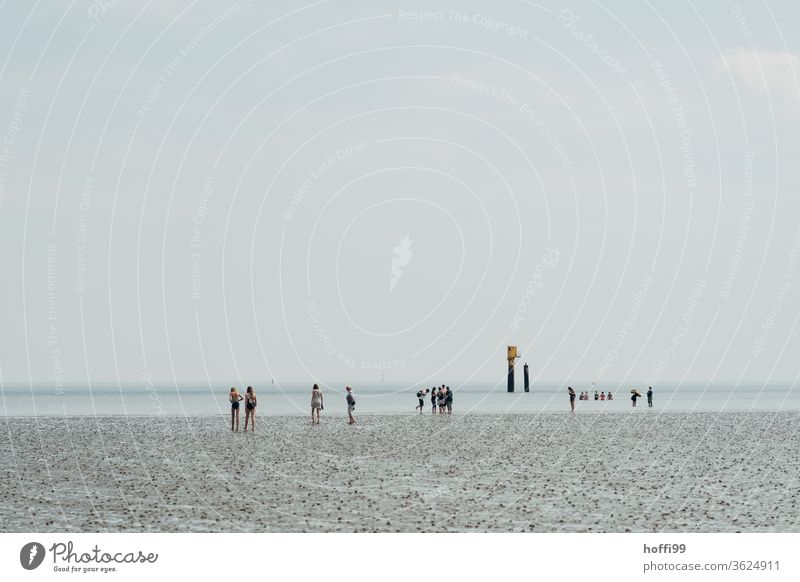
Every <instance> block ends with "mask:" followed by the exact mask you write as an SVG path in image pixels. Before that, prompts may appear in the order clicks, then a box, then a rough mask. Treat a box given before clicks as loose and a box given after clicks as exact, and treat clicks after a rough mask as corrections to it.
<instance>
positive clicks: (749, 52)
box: [0, 0, 800, 386]
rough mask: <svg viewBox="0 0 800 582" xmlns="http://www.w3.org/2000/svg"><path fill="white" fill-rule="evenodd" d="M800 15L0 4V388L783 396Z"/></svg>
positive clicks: (590, 7)
mask: <svg viewBox="0 0 800 582" xmlns="http://www.w3.org/2000/svg"><path fill="white" fill-rule="evenodd" d="M798 21H800V5H798V3H797V2H788V1H786V2H769V3H764V4H761V3H755V4H753V3H744V2H741V3H739V2H736V1H732V2H727V1H723V0H720V1H717V2H702V3H699V2H698V3H690V2H674V3H672V2H670V3H649V2H642V3H630V2H615V3H596V2H563V3H558V4H550V3H541V4H539V3H534V2H527V1H523V0H519V1H509V2H504V3H496V2H467V1H464V0H458V1H449V0H443V1H441V2H412V3H403V2H384V1H371V2H356V1H334V0H331V1H324V0H322V1H318V2H313V3H308V4H305V5H301V3H298V2H294V1H288V0H287V1H281V2H278V1H271V2H255V1H254V2H245V1H240V2H232V3H225V2H211V1H206V2H200V1H197V2H180V1H175V2H150V3H148V4H144V3H139V2H128V1H126V0H122V1H120V2H118V3H115V2H95V3H92V2H89V1H87V0H77V1H74V2H72V3H60V4H59V5H58V6H56V5H54V4H53V3H31V2H23V1H20V0H11V1H6V2H3V3H0V248H2V254H1V255H0V256H1V257H2V259H1V260H2V275H3V282H2V286H0V302H1V303H2V312H3V316H2V334H0V375H1V376H2V381H3V382H4V383H15V382H22V383H28V382H31V383H33V384H42V383H53V382H56V383H61V384H64V385H68V384H71V383H85V382H87V381H91V382H98V381H122V382H134V383H139V382H142V381H144V380H145V379H146V378H149V377H151V378H153V379H156V380H158V381H172V380H177V381H181V382H185V381H199V382H204V381H206V380H210V381H212V382H217V381H219V382H225V383H227V382H229V381H233V380H236V381H239V380H241V381H242V382H246V383H252V384H258V383H260V382H268V381H269V379H270V378H273V377H274V378H276V380H278V381H281V380H285V381H288V380H299V381H311V380H322V381H339V380H342V381H350V382H353V383H357V384H359V385H364V386H367V385H369V384H370V383H373V382H375V381H377V380H378V379H379V378H380V374H381V369H384V370H383V371H384V374H385V378H386V381H390V380H391V381H401V380H402V381H405V380H409V381H422V382H424V383H427V382H428V381H430V382H438V383H441V382H450V383H455V382H457V381H458V380H480V381H489V380H491V381H497V380H502V378H503V375H504V367H505V346H506V345H508V344H513V345H517V346H519V349H520V351H521V353H522V354H523V360H524V361H527V362H528V363H529V365H530V367H531V373H532V375H533V377H534V378H535V379H537V380H539V381H543V380H548V381H555V382H558V383H561V382H571V383H575V384H580V383H581V382H591V381H592V380H594V379H596V380H597V381H598V382H599V383H600V384H604V383H610V382H620V381H622V382H626V383H642V382H647V383H651V384H654V385H657V384H658V383H661V384H664V383H667V382H676V381H690V380H691V381H707V380H716V381H731V382H736V381H741V382H763V381H772V382H777V381H794V380H795V379H796V377H797V365H796V354H797V353H798V350H800V339H799V338H798V334H797V324H798V313H799V310H798V307H800V263H798V261H800V196H799V195H798V194H799V193H800V177H799V176H798V173H799V172H800V167H799V166H800V164H798V160H800V147H798V138H797V136H798V135H800V99H799V95H800V57H799V56H798V54H800V46H798V37H797V34H796V30H795V25H796V23H797V22H798Z"/></svg>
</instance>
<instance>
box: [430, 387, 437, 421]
mask: <svg viewBox="0 0 800 582" xmlns="http://www.w3.org/2000/svg"><path fill="white" fill-rule="evenodd" d="M431 414H436V386H434V387H433V388H431Z"/></svg>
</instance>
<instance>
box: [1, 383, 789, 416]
mask: <svg viewBox="0 0 800 582" xmlns="http://www.w3.org/2000/svg"><path fill="white" fill-rule="evenodd" d="M321 386H322V388H323V394H324V397H325V404H326V406H325V413H344V412H345V408H346V405H345V400H344V385H339V384H337V385H331V386H326V385H324V384H322V385H321ZM450 387H451V388H452V389H453V393H454V400H453V409H454V412H455V413H470V412H474V413H478V412H490V413H504V412H508V413H537V412H557V411H565V410H568V409H569V399H568V396H567V391H566V386H563V387H562V386H555V385H537V386H534V387H532V388H531V391H530V392H529V393H525V392H523V391H522V389H521V388H519V387H518V388H517V391H516V392H515V393H513V394H510V393H508V392H507V391H506V387H505V384H502V385H496V386H492V385H489V384H486V383H468V384H455V383H453V384H450ZM573 387H574V388H575V389H576V391H577V392H580V391H582V390H590V389H591V387H590V386H583V387H581V386H580V385H574V386H573ZM637 387H638V388H639V389H640V390H641V392H642V393H643V394H644V392H645V391H646V387H642V386H637ZM229 388H230V386H226V385H224V384H221V385H219V386H213V387H209V386H200V385H190V384H185V385H179V386H176V385H174V384H156V385H153V386H149V387H145V386H144V385H123V386H116V385H99V386H91V387H90V386H74V387H64V388H63V389H62V390H61V391H59V390H57V389H56V388H54V387H47V386H33V387H30V386H21V385H5V386H2V387H1V388H0V415H3V416H64V415H68V416H84V415H88V416H94V415H98V416H108V415H122V416H125V415H132V416H155V415H170V416H184V415H187V416H204V415H216V414H227V413H228V411H229V410H230V408H229V404H228V395H227V392H228V390H229ZM254 388H255V389H256V393H257V395H258V399H259V400H258V402H259V405H258V412H259V415H265V414H266V415H271V414H274V415H287V414H308V412H309V406H310V399H311V385H310V384H307V383H299V382H290V383H275V384H264V385H261V386H259V385H255V386H254ZM418 389H419V386H410V385H409V384H399V383H385V384H376V385H372V386H354V390H355V394H356V400H357V405H356V414H413V413H414V407H415V406H416V405H417V399H416V396H415V395H416V391H417V390H418ZM602 389H604V388H603V387H601V386H598V390H602ZM630 389H631V387H630V386H626V387H614V386H612V387H611V390H612V391H613V392H614V395H615V396H614V400H612V401H604V402H603V401H594V400H589V401H577V402H576V405H577V406H576V410H577V411H578V412H582V413H584V412H588V413H597V412H630V411H631V402H630ZM654 391H655V395H654V406H653V411H667V412H687V411H711V412H718V411H729V410H764V411H777V410H795V411H800V386H792V385H777V384H770V385H765V386H762V385H739V386H735V387H733V386H731V385H724V384H683V385H680V386H675V385H673V386H655V387H654ZM241 410H242V414H243V408H242V409H241ZM647 410H648V409H647V400H646V398H641V399H639V402H638V405H637V411H642V412H646V411H647ZM429 411H430V399H426V406H425V412H426V413H427V412H429Z"/></svg>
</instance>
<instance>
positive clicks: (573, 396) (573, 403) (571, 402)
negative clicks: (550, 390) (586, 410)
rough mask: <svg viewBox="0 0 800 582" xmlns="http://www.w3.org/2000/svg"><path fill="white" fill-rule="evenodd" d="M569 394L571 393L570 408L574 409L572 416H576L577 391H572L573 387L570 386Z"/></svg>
mask: <svg viewBox="0 0 800 582" xmlns="http://www.w3.org/2000/svg"><path fill="white" fill-rule="evenodd" d="M567 392H568V393H569V407H570V409H572V414H575V390H573V389H572V386H569V387H568V388H567Z"/></svg>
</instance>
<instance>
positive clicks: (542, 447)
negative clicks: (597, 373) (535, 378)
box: [0, 408, 800, 532]
mask: <svg viewBox="0 0 800 582" xmlns="http://www.w3.org/2000/svg"><path fill="white" fill-rule="evenodd" d="M358 421H359V424H357V425H355V426H348V425H347V424H346V420H345V416H344V415H334V414H327V415H326V414H325V413H323V417H322V424H321V425H320V426H311V425H310V423H309V420H308V419H307V418H305V417H301V416H281V417H270V416H263V417H259V419H258V425H257V432H256V433H254V434H251V433H247V434H245V433H242V432H240V433H233V432H231V431H230V428H229V422H228V419H227V418H225V417H192V418H181V417H127V418H126V417H102V418H91V417H72V418H56V417H48V418H38V419H37V418H4V419H3V421H2V425H3V434H2V437H0V459H1V460H2V463H0V528H2V531H12V532H19V531H74V532H95V531H109V532H117V531H130V532H137V531H156V532H219V531H225V532H240V531H244V532H262V531H275V532H303V531H322V532H328V531H342V532H352V531H367V532H376V531H401V532H421V531H426V532H460V531H491V532H495V531H497V532H501V531H502V532H505V531H512V532H590V531H591V532H626V531H634V532H656V531H662V532H675V531H679V532H684V531H687V532H736V531H744V532H756V531H798V530H799V529H800V516H798V513H797V495H796V492H797V490H798V485H800V484H799V483H798V480H797V475H798V472H799V471H800V463H798V455H797V451H798V450H800V435H799V434H798V432H797V427H798V426H800V414H798V413H788V412H784V413H781V412H777V413H768V412H751V413H748V412H727V413H721V414H714V413H661V414H660V413H657V412H653V411H647V410H642V409H641V408H640V409H638V410H637V411H636V412H635V413H633V414H619V413H618V414H602V413H586V414H576V415H574V416H573V415H570V414H569V413H560V414H554V413H546V414H539V415H522V414H506V415H490V414H486V415H480V414H478V415H472V414H471V415H467V416H460V415H453V416H451V417H447V416H444V417H440V416H436V417H432V416H431V415H430V414H428V413H426V414H425V415H422V416H420V415H407V416H403V415H394V416H364V417H360V418H359V419H358Z"/></svg>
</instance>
